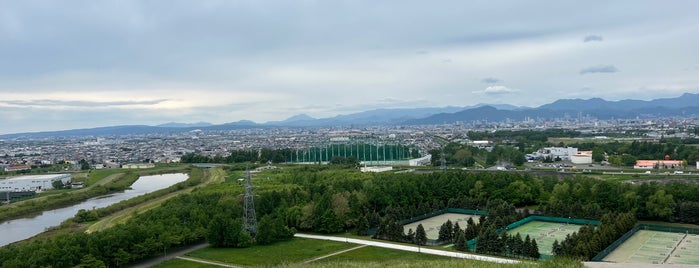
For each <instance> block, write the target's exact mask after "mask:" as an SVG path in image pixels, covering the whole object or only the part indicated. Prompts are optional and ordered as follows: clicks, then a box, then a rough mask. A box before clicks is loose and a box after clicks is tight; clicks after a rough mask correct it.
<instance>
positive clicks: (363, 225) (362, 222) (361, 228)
mask: <svg viewBox="0 0 699 268" xmlns="http://www.w3.org/2000/svg"><path fill="white" fill-rule="evenodd" d="M368 234H369V220H368V219H367V218H366V216H364V215H362V216H361V217H360V218H359V222H358V223H357V235H368Z"/></svg>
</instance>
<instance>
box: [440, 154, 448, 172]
mask: <svg viewBox="0 0 699 268" xmlns="http://www.w3.org/2000/svg"><path fill="white" fill-rule="evenodd" d="M440 161H441V162H442V165H441V166H440V168H441V169H442V172H445V171H447V158H446V157H445V156H444V150H442V157H441V159H440Z"/></svg>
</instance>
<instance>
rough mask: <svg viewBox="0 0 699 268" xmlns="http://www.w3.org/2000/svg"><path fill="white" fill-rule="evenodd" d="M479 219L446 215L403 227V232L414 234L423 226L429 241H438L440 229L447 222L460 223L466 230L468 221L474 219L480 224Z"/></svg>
mask: <svg viewBox="0 0 699 268" xmlns="http://www.w3.org/2000/svg"><path fill="white" fill-rule="evenodd" d="M478 217H480V216H478V215H469V214H459V213H444V214H440V215H437V216H434V217H432V218H427V219H424V220H421V221H416V222H413V223H409V224H406V225H403V231H404V232H405V234H407V233H408V230H410V229H413V232H415V230H417V226H418V225H419V224H422V228H425V233H427V239H432V240H436V239H438V238H439V227H441V226H442V224H444V223H445V222H447V220H451V223H452V224H456V223H457V222H458V223H459V227H461V229H464V228H466V221H468V219H469V218H474V219H473V220H474V221H475V222H478Z"/></svg>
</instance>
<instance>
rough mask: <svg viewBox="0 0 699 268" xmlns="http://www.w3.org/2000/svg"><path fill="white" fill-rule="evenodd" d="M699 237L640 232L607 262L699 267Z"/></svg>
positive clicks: (612, 254)
mask: <svg viewBox="0 0 699 268" xmlns="http://www.w3.org/2000/svg"><path fill="white" fill-rule="evenodd" d="M697 252H699V235H694V234H684V233H670V232H662V231H649V230H639V231H637V232H636V233H634V234H633V235H632V236H631V237H630V238H629V239H628V240H626V241H624V243H623V244H621V246H619V247H618V248H616V249H615V250H614V251H612V253H610V254H609V255H607V257H605V258H604V261H609V262H620V263H651V264H671V263H672V264H699V254H697Z"/></svg>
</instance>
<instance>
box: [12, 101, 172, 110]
mask: <svg viewBox="0 0 699 268" xmlns="http://www.w3.org/2000/svg"><path fill="white" fill-rule="evenodd" d="M166 101H169V100H167V99H159V100H148V101H64V100H2V101H0V104H5V105H8V106H15V107H45V108H50V107H57V106H60V107H72V108H92V107H106V106H110V107H120V106H134V105H155V104H160V103H163V102H166Z"/></svg>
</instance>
